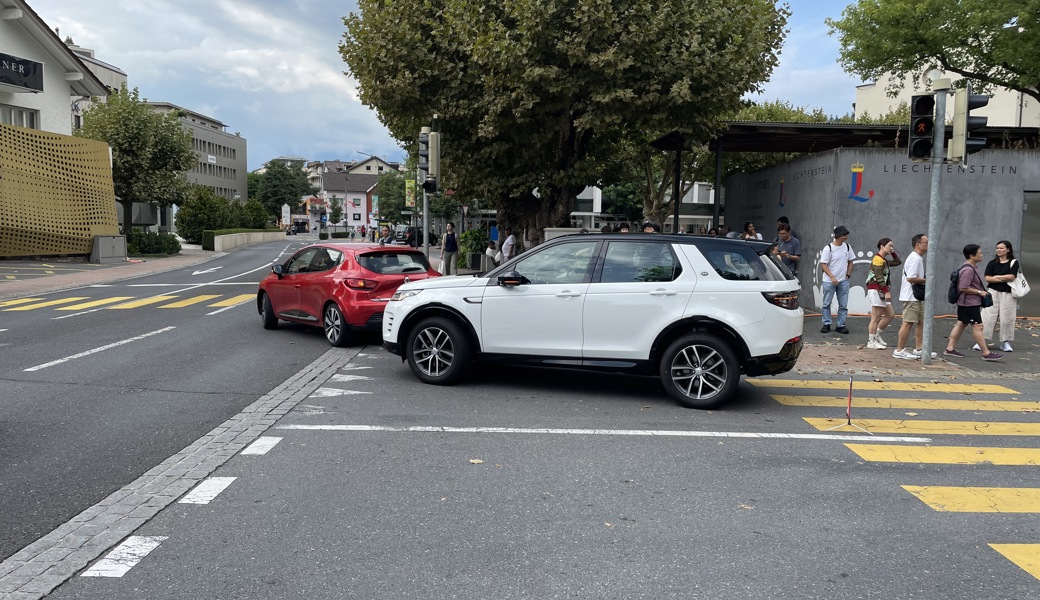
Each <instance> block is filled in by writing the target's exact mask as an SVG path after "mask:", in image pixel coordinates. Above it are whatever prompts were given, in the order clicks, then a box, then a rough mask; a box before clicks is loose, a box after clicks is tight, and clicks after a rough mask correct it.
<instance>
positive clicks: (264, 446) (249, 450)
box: [239, 435, 282, 456]
mask: <svg viewBox="0 0 1040 600" xmlns="http://www.w3.org/2000/svg"><path fill="white" fill-rule="evenodd" d="M280 441H282V438H280V437H273V436H269V435H265V436H263V437H261V438H258V439H257V440H256V441H255V442H253V443H252V444H249V446H247V447H246V449H245V450H242V451H241V452H239V454H245V455H253V456H261V455H264V454H267V453H268V452H270V451H271V449H272V448H274V447H275V446H277V445H278V442H280Z"/></svg>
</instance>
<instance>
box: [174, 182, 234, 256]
mask: <svg viewBox="0 0 1040 600" xmlns="http://www.w3.org/2000/svg"><path fill="white" fill-rule="evenodd" d="M175 221H176V224H177V233H179V234H180V236H181V237H182V238H184V240H185V241H187V242H188V243H189V244H201V243H202V232H203V231H205V230H207V229H231V228H234V227H237V226H238V221H237V219H235V218H234V216H233V214H232V209H231V203H230V202H228V200H227V198H221V197H220V196H218V195H216V194H215V193H213V190H211V189H209V188H208V187H206V186H202V185H193V186H192V187H191V192H190V193H189V194H188V199H187V200H186V201H185V202H184V203H183V204H182V205H181V206H180V208H178V210H177V216H176V218H175Z"/></svg>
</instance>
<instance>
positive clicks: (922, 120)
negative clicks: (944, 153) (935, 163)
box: [906, 94, 935, 161]
mask: <svg viewBox="0 0 1040 600" xmlns="http://www.w3.org/2000/svg"><path fill="white" fill-rule="evenodd" d="M934 130H935V96H933V95H932V94H925V95H922V96H914V97H913V98H911V99H910V137H909V138H908V140H907V144H906V145H907V155H908V156H909V158H910V159H911V160H914V161H926V160H931V158H932V133H933V131H934Z"/></svg>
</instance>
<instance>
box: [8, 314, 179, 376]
mask: <svg viewBox="0 0 1040 600" xmlns="http://www.w3.org/2000/svg"><path fill="white" fill-rule="evenodd" d="M173 329H177V327H176V326H175V325H171V326H170V327H163V328H162V329H157V330H155V331H152V332H149V333H145V334H142V335H138V336H134V337H132V338H127V339H125V340H121V341H118V342H113V343H111V344H108V345H106V346H101V347H100V348H94V349H93V350H87V351H86V352H80V353H79V354H73V355H72V356H66V357H65V358H59V359H58V360H55V361H51V362H49V363H44V364H42V365H36V366H35V367H29V368H28V369H24V370H25V371H39V370H40V369H46V368H47V367H53V366H54V365H60V364H62V363H66V362H69V361H70V360H75V359H77V358H83V357H84V356H90V355H91V354H97V353H98V352H104V351H105V350H111V349H112V348H115V347H117V346H122V345H123V344H129V343H130V342H136V341H137V340H143V339H144V338H147V337H151V336H153V335H159V334H160V333H166V332H167V331H171V330H173Z"/></svg>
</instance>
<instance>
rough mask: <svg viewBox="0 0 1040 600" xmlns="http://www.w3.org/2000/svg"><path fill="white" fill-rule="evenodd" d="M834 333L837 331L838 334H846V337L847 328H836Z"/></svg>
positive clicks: (841, 326)
mask: <svg viewBox="0 0 1040 600" xmlns="http://www.w3.org/2000/svg"><path fill="white" fill-rule="evenodd" d="M834 331H837V332H838V333H841V334H846V335H847V334H848V333H849V329H848V328H847V327H845V326H844V325H840V326H838V328H837V329H835V330H834Z"/></svg>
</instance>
